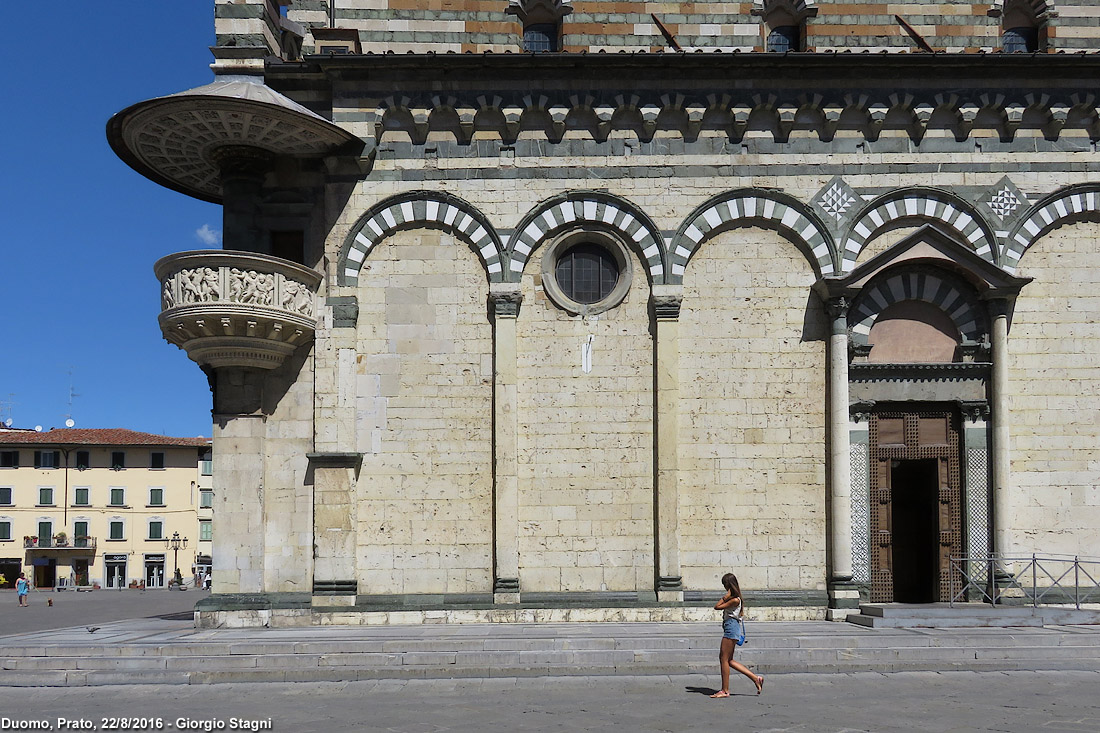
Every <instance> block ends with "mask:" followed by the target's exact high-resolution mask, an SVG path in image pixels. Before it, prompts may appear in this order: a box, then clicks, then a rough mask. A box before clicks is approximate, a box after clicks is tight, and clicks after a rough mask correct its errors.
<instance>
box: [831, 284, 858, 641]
mask: <svg viewBox="0 0 1100 733" xmlns="http://www.w3.org/2000/svg"><path fill="white" fill-rule="evenodd" d="M850 305H851V303H850V301H849V300H848V299H847V298H845V297H834V298H830V299H829V301H828V302H827V303H826V306H827V309H828V313H829V322H830V330H829V354H828V358H829V374H828V379H829V384H828V390H827V394H828V405H827V407H828V418H827V419H828V441H829V447H828V454H829V460H828V473H829V476H828V487H829V522H828V524H829V582H828V590H829V608H828V611H827V613H826V618H828V620H830V621H843V620H845V619H846V618H847V616H848V614H849V613H851V612H852V611H854V610H855V608H856V607H858V605H859V591H858V590H857V589H856V588H855V586H854V584H853V582H852V454H851V450H852V447H851V442H852V441H851V434H850V430H851V416H850V414H849V395H848V307H849V306H850Z"/></svg>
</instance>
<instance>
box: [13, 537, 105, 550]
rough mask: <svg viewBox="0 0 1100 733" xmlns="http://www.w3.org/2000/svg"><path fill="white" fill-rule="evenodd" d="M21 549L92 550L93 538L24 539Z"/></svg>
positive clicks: (93, 545)
mask: <svg viewBox="0 0 1100 733" xmlns="http://www.w3.org/2000/svg"><path fill="white" fill-rule="evenodd" d="M23 547H24V548H26V549H39V550H47V549H48V550H94V549H95V537H65V538H61V537H24V538H23Z"/></svg>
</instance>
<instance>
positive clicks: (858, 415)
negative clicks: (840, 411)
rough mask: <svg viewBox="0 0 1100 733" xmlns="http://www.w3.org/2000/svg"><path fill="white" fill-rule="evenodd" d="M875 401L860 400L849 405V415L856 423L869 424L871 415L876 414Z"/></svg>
mask: <svg viewBox="0 0 1100 733" xmlns="http://www.w3.org/2000/svg"><path fill="white" fill-rule="evenodd" d="M874 409H875V401H874V400H859V401H858V402H853V403H851V404H850V405H848V414H849V415H851V418H852V420H854V421H856V422H868V421H870V419H871V413H872V412H874Z"/></svg>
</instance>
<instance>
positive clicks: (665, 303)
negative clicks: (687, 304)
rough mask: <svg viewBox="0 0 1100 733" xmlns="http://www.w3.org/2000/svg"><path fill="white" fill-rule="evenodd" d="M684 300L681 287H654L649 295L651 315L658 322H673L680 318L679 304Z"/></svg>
mask: <svg viewBox="0 0 1100 733" xmlns="http://www.w3.org/2000/svg"><path fill="white" fill-rule="evenodd" d="M683 299H684V288H683V286H682V285H654V286H653V289H652V291H651V292H650V295H649V302H650V303H651V304H652V305H653V314H654V315H655V316H656V317H657V320H658V321H675V320H678V319H679V318H680V303H681V302H682V301H683Z"/></svg>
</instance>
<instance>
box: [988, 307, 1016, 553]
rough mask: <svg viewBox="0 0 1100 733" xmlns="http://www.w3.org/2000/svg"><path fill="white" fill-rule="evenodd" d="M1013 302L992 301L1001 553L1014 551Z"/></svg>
mask: <svg viewBox="0 0 1100 733" xmlns="http://www.w3.org/2000/svg"><path fill="white" fill-rule="evenodd" d="M1009 308H1010V303H1009V301H1008V300H1007V299H1005V298H998V299H996V300H991V301H990V302H989V310H990V315H991V316H992V318H993V329H992V333H991V334H990V340H991V341H992V344H991V345H992V352H993V353H992V358H993V374H992V380H991V381H992V384H991V385H990V391H991V392H992V393H993V394H992V400H991V402H992V404H991V410H990V412H991V418H992V422H993V460H992V461H991V463H992V468H993V471H992V474H993V476H992V478H993V527H994V530H993V550H994V551H995V552H998V553H1001V554H1010V553H1011V552H1012V535H1011V527H1010V522H1011V520H1012V506H1011V503H1010V502H1011V496H1010V493H1009V473H1010V470H1011V466H1010V463H1009V460H1010V456H1009V451H1008V441H1009V429H1008V420H1009V414H1008V413H1009V407H1008V313H1009Z"/></svg>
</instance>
